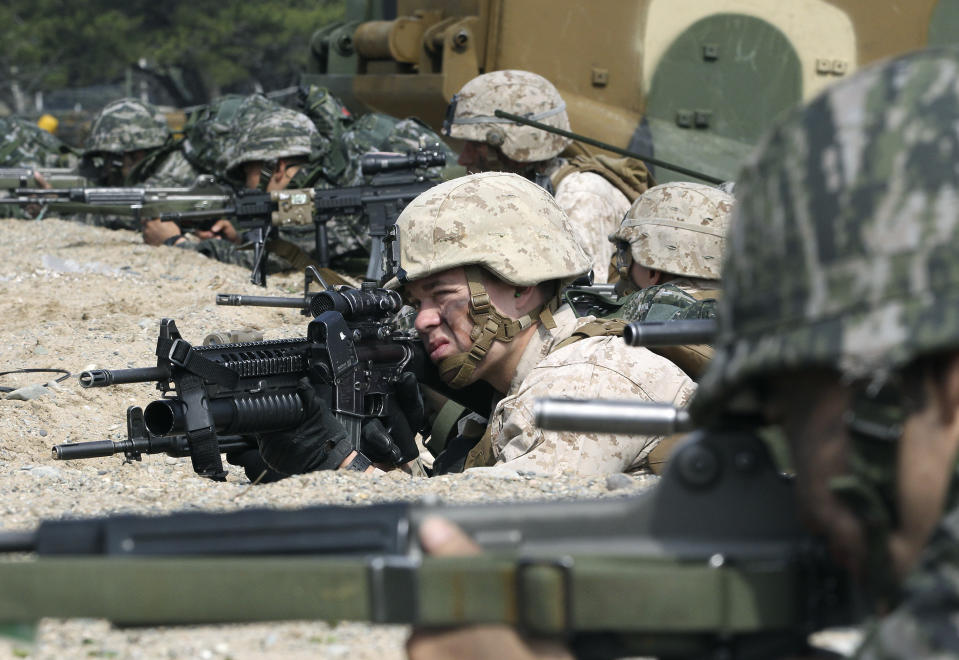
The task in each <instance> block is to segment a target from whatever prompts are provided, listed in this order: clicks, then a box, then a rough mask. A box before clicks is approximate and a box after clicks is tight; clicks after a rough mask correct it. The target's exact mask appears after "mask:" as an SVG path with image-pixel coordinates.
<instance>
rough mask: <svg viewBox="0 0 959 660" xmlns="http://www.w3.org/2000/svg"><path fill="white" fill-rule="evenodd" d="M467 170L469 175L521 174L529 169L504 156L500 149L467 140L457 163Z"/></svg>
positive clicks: (523, 164)
mask: <svg viewBox="0 0 959 660" xmlns="http://www.w3.org/2000/svg"><path fill="white" fill-rule="evenodd" d="M456 162H457V163H459V164H460V165H462V166H463V167H465V168H466V172H467V174H478V173H480V172H514V173H516V174H521V173H522V172H523V170H525V168H526V167H527V165H526V164H525V163H519V162H516V161H514V160H511V159H509V158H507V157H506V156H504V155H503V154H502V153H501V152H500V151H499V150H498V149H496V148H494V147H491V146H490V145H488V144H486V143H485V142H476V141H474V140H467V141H466V144H465V145H464V146H463V151H461V152H460V157H459V159H457V161H456Z"/></svg>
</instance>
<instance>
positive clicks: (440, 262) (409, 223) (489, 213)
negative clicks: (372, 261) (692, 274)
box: [260, 172, 695, 474]
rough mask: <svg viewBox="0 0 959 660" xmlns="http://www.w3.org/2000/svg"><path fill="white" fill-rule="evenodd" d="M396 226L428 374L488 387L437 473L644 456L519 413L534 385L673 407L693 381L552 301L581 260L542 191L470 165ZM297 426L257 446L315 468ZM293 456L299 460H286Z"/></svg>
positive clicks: (282, 465) (635, 442)
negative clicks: (488, 408)
mask: <svg viewBox="0 0 959 660" xmlns="http://www.w3.org/2000/svg"><path fill="white" fill-rule="evenodd" d="M396 225H397V229H398V234H399V237H398V242H399V264H398V265H399V270H398V271H397V272H398V280H399V285H401V286H403V287H404V289H405V292H406V294H407V296H408V298H409V301H410V303H411V304H412V305H413V306H414V307H415V308H416V309H417V315H416V320H415V323H414V326H415V328H416V330H417V332H418V333H419V335H420V337H421V338H422V340H423V343H424V344H425V347H426V349H427V351H428V353H429V357H430V359H431V360H432V361H433V362H434V363H436V364H437V365H438V368H439V372H440V375H441V377H442V378H443V380H444V381H445V382H447V383H448V384H449V385H450V386H452V387H454V388H457V387H463V386H465V385H468V384H471V383H474V382H477V381H479V380H483V381H485V382H487V383H489V384H490V385H492V387H493V388H494V389H495V390H496V391H497V392H498V393H499V400H498V402H496V405H495V408H494V409H493V412H492V415H491V417H490V421H489V424H488V426H487V429H486V432H485V434H484V435H483V437H482V438H481V439H480V440H479V442H478V443H477V444H475V446H473V445H472V444H471V443H467V442H463V443H455V442H454V443H453V444H452V445H451V446H450V447H448V448H447V449H446V451H445V452H444V454H441V456H440V458H438V459H437V461H438V462H441V460H442V462H443V463H444V464H445V465H446V466H447V468H448V471H455V470H456V469H458V468H461V467H466V468H469V467H488V466H494V465H505V466H507V467H510V468H513V469H520V470H527V471H538V472H545V473H558V472H573V473H579V474H602V473H610V472H630V471H637V470H642V469H645V468H647V467H648V460H647V459H648V454H649V452H650V451H651V450H652V449H653V448H654V447H655V446H656V443H657V442H658V441H659V438H658V437H629V436H624V435H615V434H610V433H588V434H582V433H560V432H550V431H544V430H542V429H539V428H537V427H535V426H533V424H532V422H531V420H532V418H533V415H532V406H533V402H534V401H535V400H536V399H537V398H539V397H542V396H547V395H549V396H566V397H600V398H637V397H638V398H639V399H641V400H647V401H649V400H656V401H667V402H673V403H674V404H676V405H679V406H682V405H685V402H686V400H687V399H688V398H689V397H690V396H691V395H692V393H693V392H694V390H695V385H694V384H693V382H692V381H691V380H690V379H689V378H688V377H687V376H686V375H685V374H684V373H683V372H682V371H681V370H680V369H679V368H677V367H676V366H675V365H673V364H672V363H671V362H669V361H668V360H666V359H665V358H662V357H660V356H658V355H655V354H654V353H651V352H650V351H647V350H646V349H630V348H628V347H626V346H625V345H624V343H623V342H622V340H621V339H620V338H619V337H618V336H607V334H606V326H605V324H603V323H598V322H596V320H595V319H592V318H586V319H576V317H575V315H574V314H573V312H572V310H571V309H570V308H569V307H568V306H567V305H562V304H560V302H559V298H558V294H559V291H560V290H561V289H562V288H563V286H564V285H565V284H568V283H569V282H570V281H572V280H573V279H575V278H577V277H579V276H581V275H583V274H584V273H585V272H586V271H587V270H588V269H589V267H590V259H589V258H588V257H587V255H586V253H585V252H584V251H583V249H582V248H581V247H580V245H579V242H578V239H577V237H576V235H575V233H574V232H573V230H572V227H571V226H570V223H569V221H568V219H567V218H566V214H565V213H563V211H562V209H561V208H560V207H559V206H558V205H557V203H556V201H555V200H554V199H553V198H552V197H551V196H550V195H549V193H547V192H546V191H545V190H543V189H542V188H541V187H539V186H537V185H535V184H533V183H532V182H530V181H529V180H527V179H525V178H523V177H521V176H518V175H515V174H511V173H501V172H488V173H484V174H476V175H471V176H467V177H464V178H459V179H454V180H452V181H447V182H445V183H442V184H439V185H438V186H435V187H434V188H432V189H430V190H428V191H426V192H425V193H423V194H421V195H420V196H419V197H417V198H416V199H415V200H414V201H413V202H412V203H410V205H409V206H407V207H406V209H405V210H404V211H403V213H402V214H400V217H399V218H398V220H397V223H396ZM320 408H323V407H322V406H321V407H320ZM334 423H335V422H334ZM311 424H312V425H315V426H323V425H321V424H318V423H315V421H309V422H308V424H307V425H311ZM326 426H327V427H328V426H329V425H328V424H327V425H326ZM410 426H413V427H415V425H413V424H411V425H410ZM326 433H327V434H328V433H329V431H328V430H327V432H326ZM306 438H307V435H306V434H305V433H302V432H300V433H298V434H297V440H296V442H298V443H299V444H300V446H301V447H302V446H306V447H307V451H306V452H305V453H304V451H300V452H288V451H287V450H286V449H284V448H283V446H282V444H283V443H280V442H277V441H276V440H275V439H274V440H271V441H270V442H265V443H262V444H261V447H260V448H261V451H262V452H263V455H264V458H265V459H266V460H267V462H268V463H270V464H271V465H273V467H274V468H276V469H277V470H279V471H280V472H285V473H287V474H290V473H293V472H306V471H309V470H310V469H315V468H316V466H317V463H316V460H315V459H314V458H312V454H311V453H310V452H312V450H313V448H314V444H313V443H311V442H310V441H308V440H307V439H306ZM316 442H320V440H317V441H316ZM322 442H324V443H325V442H329V440H328V439H327V438H325V437H324V439H323V440H322ZM278 452H279V453H281V454H282V455H280V456H277V453H278ZM303 455H310V456H311V458H310V461H308V462H306V463H303V462H299V463H298V462H297V461H300V460H301V457H302V456H303ZM287 459H290V460H287ZM327 465H329V463H327Z"/></svg>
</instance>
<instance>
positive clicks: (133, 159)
mask: <svg viewBox="0 0 959 660" xmlns="http://www.w3.org/2000/svg"><path fill="white" fill-rule="evenodd" d="M146 155H147V152H146V151H144V150H143V149H138V150H136V151H124V152H123V168H122V171H123V178H124V180H126V178H127V177H129V176H130V173H131V172H132V171H133V168H134V167H136V166H137V165H139V164H140V161H141V160H143V159H144V158H145V157H146Z"/></svg>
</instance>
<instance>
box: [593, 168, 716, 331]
mask: <svg viewBox="0 0 959 660" xmlns="http://www.w3.org/2000/svg"><path fill="white" fill-rule="evenodd" d="M733 201H734V199H733V196H732V195H730V194H729V193H725V192H723V191H721V190H718V189H717V188H713V187H712V186H707V185H704V184H700V183H690V182H675V183H664V184H662V185H659V186H656V187H654V188H650V189H649V190H647V191H646V192H645V193H643V194H642V195H641V196H640V197H639V198H638V199H637V200H636V201H635V202H633V205H632V206H631V207H630V209H629V212H628V213H627V214H626V217H625V218H623V221H622V223H621V224H620V226H619V228H618V229H617V230H616V231H615V232H613V233H612V234H610V236H609V240H610V242H611V243H613V245H614V246H615V249H616V254H615V256H614V258H613V265H614V266H615V268H616V270H617V272H618V274H619V281H618V283H617V285H616V289H617V292H619V293H620V294H622V295H625V296H627V297H626V298H625V299H624V300H623V301H622V305H621V307H620V308H619V311H618V313H617V316H619V317H620V318H623V319H626V320H628V321H647V320H648V321H667V320H670V319H683V318H715V301H716V299H717V298H718V296H719V269H720V264H721V263H722V256H723V243H724V241H725V234H726V225H727V224H728V220H729V214H730V211H731V210H732V207H733Z"/></svg>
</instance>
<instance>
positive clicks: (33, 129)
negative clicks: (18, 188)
mask: <svg viewBox="0 0 959 660" xmlns="http://www.w3.org/2000/svg"><path fill="white" fill-rule="evenodd" d="M0 165H2V166H6V167H27V166H32V167H73V166H75V165H76V156H75V154H74V152H73V149H71V148H70V147H69V146H67V145H66V144H64V143H63V142H61V141H60V139H59V138H57V137H56V136H54V135H51V134H50V133H48V132H46V131H45V130H43V129H42V128H40V127H39V126H37V125H36V124H34V123H33V122H31V121H28V120H26V119H23V118H21V117H0Z"/></svg>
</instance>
